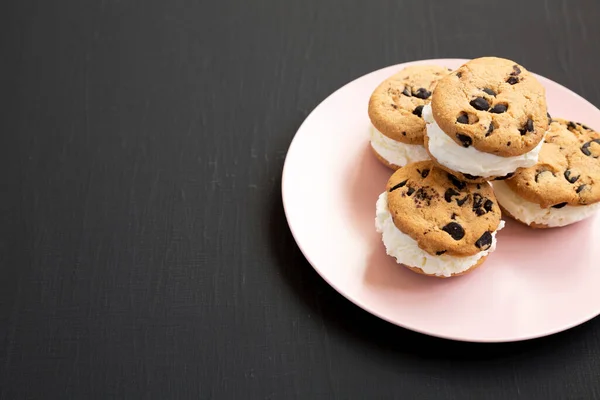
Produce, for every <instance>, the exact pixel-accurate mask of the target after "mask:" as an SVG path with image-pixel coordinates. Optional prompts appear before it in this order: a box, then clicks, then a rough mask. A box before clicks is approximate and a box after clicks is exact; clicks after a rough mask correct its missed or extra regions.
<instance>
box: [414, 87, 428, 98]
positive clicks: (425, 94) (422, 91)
mask: <svg viewBox="0 0 600 400" xmlns="http://www.w3.org/2000/svg"><path fill="white" fill-rule="evenodd" d="M429 96H431V92H430V91H429V90H427V89H425V88H419V89H417V91H416V92H415V97H416V98H418V99H423V100H425V99H428V98H429Z"/></svg>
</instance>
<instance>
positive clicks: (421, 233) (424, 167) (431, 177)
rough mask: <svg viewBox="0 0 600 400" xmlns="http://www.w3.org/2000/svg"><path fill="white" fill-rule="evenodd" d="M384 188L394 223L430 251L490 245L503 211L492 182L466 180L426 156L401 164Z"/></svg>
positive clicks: (465, 252) (466, 252) (470, 251)
mask: <svg viewBox="0 0 600 400" xmlns="http://www.w3.org/2000/svg"><path fill="white" fill-rule="evenodd" d="M386 190H387V196H388V207H389V211H390V213H391V215H392V218H393V222H394V225H395V226H396V227H397V228H398V229H399V230H400V231H402V232H404V233H405V234H407V235H409V236H410V237H411V238H413V239H414V240H415V241H416V242H417V243H418V245H419V247H420V248H421V249H422V250H424V251H426V252H427V253H429V254H431V255H441V254H447V255H451V256H458V257H464V256H471V255H475V254H477V253H479V252H481V251H484V250H487V249H488V248H490V246H491V244H492V239H493V236H492V233H493V232H495V231H496V230H497V228H498V225H499V223H500V216H501V213H500V209H499V207H498V204H497V202H496V197H495V196H494V192H493V190H492V187H491V186H490V185H489V184H488V183H481V184H472V183H466V182H464V181H461V180H459V179H457V178H456V177H455V176H454V175H451V174H449V173H447V172H446V171H444V170H442V169H440V168H436V167H434V164H433V162H432V161H422V162H417V163H412V164H409V165H407V166H405V167H403V168H400V169H398V170H397V171H396V172H395V173H394V174H393V175H392V176H391V177H390V179H389V180H388V183H387V186H386Z"/></svg>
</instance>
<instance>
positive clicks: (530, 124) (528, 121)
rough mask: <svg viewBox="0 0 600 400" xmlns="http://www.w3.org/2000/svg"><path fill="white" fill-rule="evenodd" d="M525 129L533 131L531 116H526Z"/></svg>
mask: <svg viewBox="0 0 600 400" xmlns="http://www.w3.org/2000/svg"><path fill="white" fill-rule="evenodd" d="M525 129H527V132H533V120H532V119H531V118H527V123H526V124H525Z"/></svg>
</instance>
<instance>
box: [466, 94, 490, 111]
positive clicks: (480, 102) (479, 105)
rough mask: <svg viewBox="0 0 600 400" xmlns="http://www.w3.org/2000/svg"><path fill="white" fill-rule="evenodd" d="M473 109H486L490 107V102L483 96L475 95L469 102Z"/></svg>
mask: <svg viewBox="0 0 600 400" xmlns="http://www.w3.org/2000/svg"><path fill="white" fill-rule="evenodd" d="M469 104H470V105H471V106H472V107H473V108H474V109H476V110H479V111H486V110H488V109H489V108H490V103H488V101H487V100H486V99H484V98H483V97H476V98H475V99H474V100H471V102H470V103H469Z"/></svg>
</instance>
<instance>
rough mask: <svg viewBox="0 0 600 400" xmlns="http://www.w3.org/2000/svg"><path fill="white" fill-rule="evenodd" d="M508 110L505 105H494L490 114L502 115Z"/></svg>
mask: <svg viewBox="0 0 600 400" xmlns="http://www.w3.org/2000/svg"><path fill="white" fill-rule="evenodd" d="M507 109H508V107H507V106H506V104H496V105H495V106H494V107H493V108H492V109H491V110H490V112H491V113H494V114H502V113H503V112H506V110H507Z"/></svg>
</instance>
